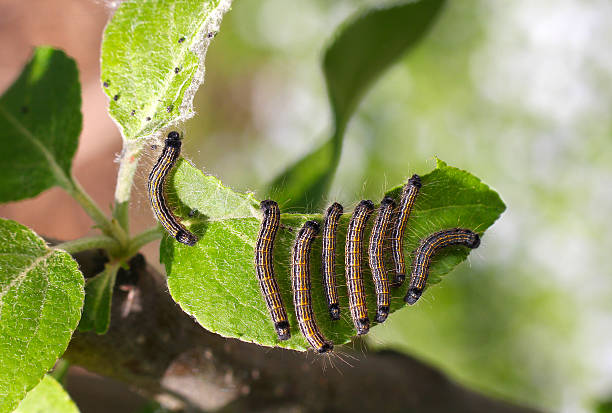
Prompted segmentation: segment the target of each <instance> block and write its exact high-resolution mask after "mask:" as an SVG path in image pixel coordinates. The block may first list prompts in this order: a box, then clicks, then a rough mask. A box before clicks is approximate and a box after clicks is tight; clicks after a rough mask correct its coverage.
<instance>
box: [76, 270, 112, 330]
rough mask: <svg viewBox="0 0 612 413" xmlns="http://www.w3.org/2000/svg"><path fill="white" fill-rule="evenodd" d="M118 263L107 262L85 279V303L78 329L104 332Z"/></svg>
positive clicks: (109, 313)
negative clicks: (103, 266) (100, 269)
mask: <svg viewBox="0 0 612 413" xmlns="http://www.w3.org/2000/svg"><path fill="white" fill-rule="evenodd" d="M118 270H119V264H118V263H115V264H107V265H106V268H105V269H104V271H102V272H101V273H100V274H98V275H96V276H95V277H93V278H90V279H88V280H87V283H86V284H85V304H84V305H83V316H82V317H81V322H80V323H79V331H91V330H94V331H95V332H96V333H98V334H106V332H107V331H108V326H109V325H110V319H111V304H112V301H113V288H114V287H115V280H116V278H117V271H118Z"/></svg>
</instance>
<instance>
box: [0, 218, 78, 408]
mask: <svg viewBox="0 0 612 413" xmlns="http://www.w3.org/2000/svg"><path fill="white" fill-rule="evenodd" d="M83 296H84V291H83V275H82V274H81V273H80V271H79V268H78V264H77V263H76V262H75V261H74V260H73V259H72V257H71V256H70V255H69V254H68V253H66V252H64V251H60V250H54V249H50V248H49V247H47V245H46V243H45V242H44V241H43V240H42V239H41V238H39V237H38V236H37V235H36V234H35V233H34V232H32V231H30V230H29V229H28V228H26V227H24V226H23V225H21V224H18V223H16V222H14V221H9V220H3V219H0V365H1V366H2V368H0V412H9V411H12V409H14V408H15V407H16V405H17V403H18V402H19V401H20V400H21V399H22V398H23V397H24V396H25V394H26V392H27V391H28V390H30V389H32V388H33V387H34V386H35V385H36V384H38V382H39V381H40V380H41V378H42V377H43V375H44V374H45V373H46V372H47V371H48V370H49V369H51V367H53V364H54V363H55V361H56V360H57V358H58V357H59V356H61V355H62V353H63V352H64V350H65V349H66V346H67V345H68V342H69V341H70V338H71V336H72V332H73V331H74V329H75V328H76V326H77V323H78V322H79V318H80V317H81V307H82V305H83Z"/></svg>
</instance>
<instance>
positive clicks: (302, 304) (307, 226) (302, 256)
mask: <svg viewBox="0 0 612 413" xmlns="http://www.w3.org/2000/svg"><path fill="white" fill-rule="evenodd" d="M318 233H319V223H318V222H316V221H306V222H305V223H304V226H303V227H302V228H301V229H300V230H299V232H298V234H297V236H296V238H295V243H294V244H293V248H292V249H291V286H292V287H293V288H292V289H293V305H294V307H295V315H296V317H297V321H298V326H299V327H300V331H301V332H302V334H303V335H304V337H305V338H306V341H308V344H310V345H311V347H312V348H313V349H315V350H316V351H317V352H318V353H327V352H329V351H331V350H332V349H333V348H334V345H333V343H332V342H331V341H329V340H327V339H326V338H325V337H324V336H323V334H322V333H321V330H319V326H318V325H317V323H316V320H315V316H314V312H313V310H312V296H311V292H310V291H311V287H312V286H311V282H310V249H311V246H312V241H313V240H314V238H315V236H316V235H317V234H318Z"/></svg>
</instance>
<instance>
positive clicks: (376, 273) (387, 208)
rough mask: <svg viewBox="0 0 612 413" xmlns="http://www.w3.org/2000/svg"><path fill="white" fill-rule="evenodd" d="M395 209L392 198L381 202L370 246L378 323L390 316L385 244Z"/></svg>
mask: <svg viewBox="0 0 612 413" xmlns="http://www.w3.org/2000/svg"><path fill="white" fill-rule="evenodd" d="M394 209H395V201H394V200H393V199H392V198H390V197H385V198H384V199H383V200H382V201H381V202H380V208H379V209H378V215H377V216H376V221H374V227H373V228H372V233H371V234H370V243H369V244H368V263H369V264H370V270H371V271H372V279H373V280H374V287H375V289H376V308H377V310H376V321H377V322H379V323H382V322H384V321H385V320H386V319H387V317H388V316H389V279H388V278H387V271H386V269H385V261H384V256H383V252H384V251H383V244H384V241H385V238H386V234H387V227H388V225H389V221H391V216H392V215H393V210H394Z"/></svg>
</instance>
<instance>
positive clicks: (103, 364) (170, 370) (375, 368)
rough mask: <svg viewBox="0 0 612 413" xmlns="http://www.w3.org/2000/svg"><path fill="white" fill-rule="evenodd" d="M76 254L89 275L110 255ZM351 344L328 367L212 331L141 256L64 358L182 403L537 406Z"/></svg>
mask: <svg viewBox="0 0 612 413" xmlns="http://www.w3.org/2000/svg"><path fill="white" fill-rule="evenodd" d="M75 258H77V260H78V261H79V262H80V264H81V269H82V270H83V271H84V273H85V275H86V276H93V275H95V274H96V273H97V272H99V271H98V269H99V268H100V267H101V266H103V263H104V262H103V260H104V257H103V256H100V255H99V254H97V253H95V252H86V253H80V254H76V255H75ZM364 348H365V346H364ZM345 352H346V353H347V354H345V358H346V359H347V360H348V361H349V362H350V363H351V364H352V365H353V366H352V367H351V366H348V365H345V364H344V363H342V362H341V361H340V360H339V359H334V358H332V359H331V361H333V362H334V365H335V368H329V364H330V363H329V362H330V360H329V359H327V358H325V357H320V356H316V355H314V354H312V353H308V354H304V353H299V352H295V351H289V350H283V349H279V348H275V349H269V348H266V347H261V346H257V345H254V344H249V343H244V342H241V341H239V340H235V339H227V338H223V337H220V336H218V335H216V334H213V333H210V332H208V331H206V330H204V329H203V328H201V327H200V326H199V325H198V324H197V323H196V322H195V321H194V320H192V319H191V318H190V317H189V316H188V315H186V314H185V313H184V312H183V311H182V310H181V309H180V308H179V307H178V305H177V304H176V303H175V302H174V301H173V300H172V298H171V297H170V295H169V294H168V291H167V286H166V283H165V279H164V278H163V277H162V276H161V275H160V274H159V273H157V272H156V271H155V270H154V269H152V268H151V267H150V266H148V265H147V264H146V262H145V260H144V258H143V257H142V256H140V255H138V256H136V257H135V258H134V259H132V261H131V263H130V270H129V271H126V270H121V271H120V273H119V274H118V277H117V285H116V287H115V292H114V296H113V305H112V318H111V325H110V329H109V331H108V333H107V334H105V335H102V336H99V335H96V334H95V333H81V332H77V333H75V335H74V337H73V339H72V341H71V343H70V346H69V348H68V350H67V352H66V354H65V355H64V357H65V358H66V359H67V360H69V361H70V362H71V363H73V364H77V365H80V366H82V367H85V368H86V369H88V370H89V371H92V372H95V373H98V374H101V375H104V376H108V377H112V378H115V379H118V380H120V381H123V382H125V383H127V384H128V385H130V386H131V387H133V388H135V389H136V390H137V391H139V392H140V393H143V394H144V395H146V396H147V397H150V398H155V399H157V400H159V401H160V402H162V404H163V405H165V406H169V407H171V408H177V409H183V410H184V411H194V412H197V411H208V410H220V411H223V412H242V411H250V412H258V411H261V412H263V411H266V412H270V411H281V410H283V411H287V410H288V409H290V410H292V411H293V410H295V411H308V412H319V411H320V412H323V411H326V412H330V411H334V412H351V413H354V412H359V411H385V412H406V411H419V412H441V411H453V412H491V411H495V412H499V413H527V412H534V410H530V409H527V408H523V407H518V406H513V405H510V404H508V403H505V402H502V401H498V400H493V399H490V398H487V397H485V396H482V395H480V394H477V393H475V392H473V391H471V390H467V389H464V388H462V387H460V386H458V385H457V384H455V383H454V382H452V381H450V380H449V379H448V378H446V377H445V376H444V375H442V374H441V373H440V372H438V371H436V370H434V369H432V368H431V367H429V366H427V365H424V364H422V363H420V362H418V361H416V360H414V359H412V358H410V357H407V356H405V355H402V354H399V353H396V352H391V351H384V352H378V353H370V352H368V351H367V350H364V352H363V353H362V352H358V351H352V350H345ZM332 357H333V356H332ZM325 364H327V367H328V368H327V369H324V365H325Z"/></svg>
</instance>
